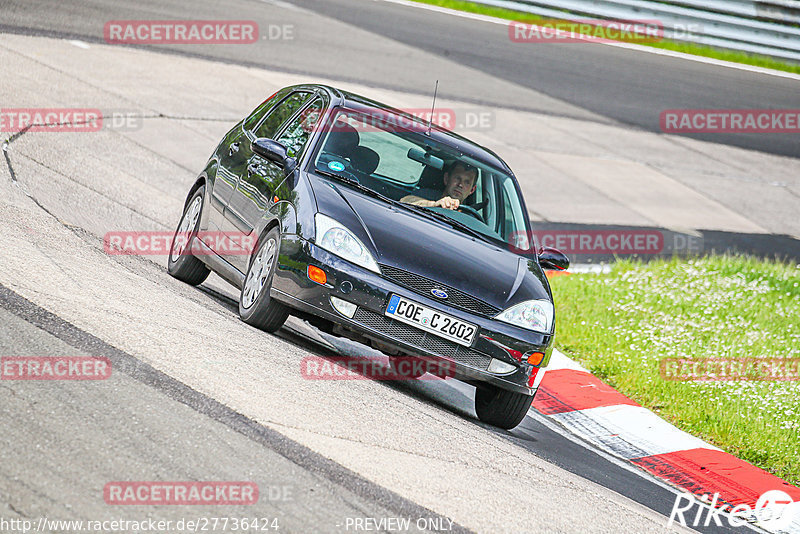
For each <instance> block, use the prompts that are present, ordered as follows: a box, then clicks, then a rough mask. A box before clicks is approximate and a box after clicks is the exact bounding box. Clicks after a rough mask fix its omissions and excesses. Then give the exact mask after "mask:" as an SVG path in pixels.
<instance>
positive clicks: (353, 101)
mask: <svg viewBox="0 0 800 534" xmlns="http://www.w3.org/2000/svg"><path fill="white" fill-rule="evenodd" d="M295 87H296V88H298V89H300V88H304V89H316V90H322V91H325V92H326V93H328V96H329V97H330V99H331V105H332V106H343V107H346V108H348V109H352V110H354V111H362V112H367V113H368V112H370V111H371V110H372V111H374V110H375V109H376V108H377V109H379V110H383V111H387V112H389V113H393V114H398V115H401V116H402V117H404V118H405V119H408V120H409V121H410V122H414V123H416V124H419V125H420V126H421V127H424V128H425V129H427V127H428V123H427V122H425V121H424V120H422V119H420V118H418V117H415V116H414V115H411V114H409V113H407V112H405V111H403V110H401V109H397V108H395V107H392V106H389V105H387V104H384V103H383V102H378V101H377V100H373V99H371V98H367V97H365V96H361V95H358V94H356V93H351V92H350V91H344V90H342V89H338V88H336V87H332V86H329V85H322V84H304V85H298V86H295ZM430 137H431V139H433V140H434V141H436V142H438V143H441V144H444V145H449V146H452V147H453V148H455V149H456V150H458V151H460V152H461V153H462V154H464V155H466V156H469V157H471V158H473V159H475V160H477V161H480V162H482V163H486V164H488V165H490V166H492V167H495V168H498V169H502V170H503V171H505V172H507V173H509V174H511V175H513V173H512V171H511V169H510V168H509V166H508V165H507V164H506V162H505V161H503V160H502V159H501V158H500V156H498V155H497V154H495V153H494V152H492V151H491V150H489V149H488V148H486V147H483V146H481V145H479V144H477V143H475V142H473V141H470V140H469V139H467V138H466V137H462V136H460V135H458V134H456V133H454V132H451V131H449V130H445V129H444V128H441V127H440V126H438V125H436V124H433V125H432V126H431V129H430Z"/></svg>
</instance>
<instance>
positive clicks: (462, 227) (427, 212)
mask: <svg viewBox="0 0 800 534" xmlns="http://www.w3.org/2000/svg"><path fill="white" fill-rule="evenodd" d="M314 172H316V173H317V174H321V175H323V176H329V177H331V178H336V179H337V180H341V181H342V182H344V183H346V184H348V185H352V186H353V187H355V188H356V189H358V190H359V191H363V192H365V193H367V194H368V195H370V196H372V197H375V198H379V199H381V200H385V201H386V202H389V203H390V204H393V205H395V206H401V207H403V208H405V209H407V210H411V211H414V212H416V213H419V214H421V215H424V216H426V217H428V218H431V219H436V220H437V221H441V222H444V223H446V224H448V225H450V226H451V227H452V228H455V229H456V230H461V231H463V232H465V233H468V234H470V235H471V236H474V237H477V238H478V239H481V240H483V241H488V242H490V243H492V244H495V245H496V241H497V240H496V239H492V238H491V237H489V236H487V235H484V234H482V233H480V232H478V231H477V230H473V229H472V228H470V227H469V226H467V225H466V224H464V223H461V222H458V221H456V220H454V219H451V218H450V217H448V216H447V215H444V214H442V213H438V212H435V211H431V210H429V209H428V208H423V207H422V206H417V205H416V204H408V203H406V202H400V201H399V200H395V199H393V198H389V197H387V196H385V195H382V194H380V193H378V192H377V191H375V190H374V189H372V188H369V187H367V186H365V185H363V184H361V182H358V181H356V180H353V179H352V178H350V177H348V176H343V175H341V174H336V173H335V172H330V171H326V170H323V169H316V168H315V169H314Z"/></svg>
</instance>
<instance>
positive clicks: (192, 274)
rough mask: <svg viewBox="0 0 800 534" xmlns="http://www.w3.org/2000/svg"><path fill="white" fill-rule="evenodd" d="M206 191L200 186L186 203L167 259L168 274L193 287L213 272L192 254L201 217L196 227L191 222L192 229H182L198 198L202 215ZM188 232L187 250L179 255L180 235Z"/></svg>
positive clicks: (198, 218)
mask: <svg viewBox="0 0 800 534" xmlns="http://www.w3.org/2000/svg"><path fill="white" fill-rule="evenodd" d="M205 191H206V188H205V186H200V188H199V189H198V190H197V191H195V193H194V195H192V198H190V199H189V202H187V203H186V208H184V210H183V215H181V220H180V221H179V222H178V227H177V228H176V229H175V235H173V236H172V243H171V244H170V247H169V257H168V258H167V272H169V274H170V275H172V276H173V277H175V278H177V279H178V280H180V281H181V282H186V283H187V284H189V285H193V286H196V285H199V284H202V283H203V282H204V281H205V279H206V278H208V275H209V273H210V272H211V270H210V269H209V268H208V267H207V266H206V264H205V263H203V262H202V261H200V260H199V259H197V258H196V257H194V256H193V255H192V252H191V249H192V247H191V244H192V240H193V239H194V237H195V236H196V235H197V229H198V227H199V226H200V215H199V214H198V216H197V220H196V222H195V224H194V225H191V224H190V222H191V221H189V224H190V225H191V226H192V227H191V228H186V229H184V230H182V229H181V227H182V226H184V225H185V223H186V221H185V219H186V218H187V217H188V216H190V213H191V212H192V210H193V209H194V208H195V202H196V201H197V199H198V198H199V199H200V206H199V209H200V213H202V210H203V202H204V201H205V200H204V199H205V196H204V195H205ZM187 232H189V234H188V236H189V237H188V239H186V245H185V248H184V249H183V250H182V251H181V252H180V253H177V252H176V245H177V246H180V243H177V244H176V239H177V238H178V234H179V233H180V234H182V237H183V236H185V235H186V233H187Z"/></svg>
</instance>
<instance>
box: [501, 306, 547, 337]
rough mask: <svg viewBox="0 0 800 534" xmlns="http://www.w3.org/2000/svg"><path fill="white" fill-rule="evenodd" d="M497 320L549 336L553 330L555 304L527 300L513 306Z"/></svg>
mask: <svg viewBox="0 0 800 534" xmlns="http://www.w3.org/2000/svg"><path fill="white" fill-rule="evenodd" d="M495 319H498V320H500V321H503V322H506V323H509V324H513V325H516V326H521V327H522V328H527V329H528V330H533V331H535V332H541V333H543V334H549V333H550V330H551V329H552V328H553V303H552V302H550V301H549V300H526V301H525V302H521V303H519V304H517V305H515V306H511V307H510V308H508V309H507V310H505V311H504V312H502V313H501V314H500V315H498V316H497V317H495Z"/></svg>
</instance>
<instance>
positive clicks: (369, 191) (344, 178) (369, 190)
mask: <svg viewBox="0 0 800 534" xmlns="http://www.w3.org/2000/svg"><path fill="white" fill-rule="evenodd" d="M314 172H315V173H317V174H321V175H323V176H329V177H331V178H336V179H337V180H340V181H342V182H344V183H346V184H347V185H352V186H353V187H355V188H356V189H358V190H359V191H363V192H364V193H367V194H368V195H370V196H373V197H375V198H379V199H381V200H385V201H386V202H389V203H391V204H402V202H398V201H396V200H394V199H392V198H389V197H387V196H384V195H382V194H380V193H378V192H377V191H375V190H374V189H372V188H370V187H367V186H365V185H363V184H362V183H361V182H359V181H357V180H353V179H352V178H350V177H348V176H343V175H341V174H336V173H335V172H329V171H325V170H322V169H314Z"/></svg>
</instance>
